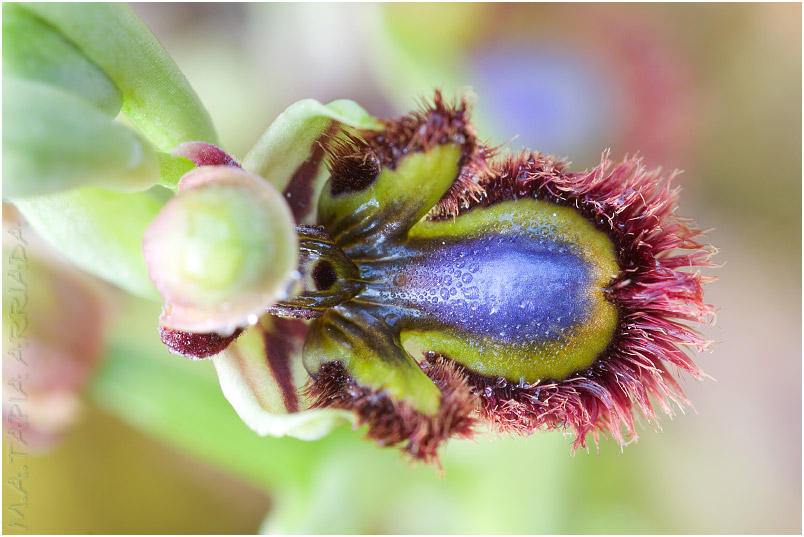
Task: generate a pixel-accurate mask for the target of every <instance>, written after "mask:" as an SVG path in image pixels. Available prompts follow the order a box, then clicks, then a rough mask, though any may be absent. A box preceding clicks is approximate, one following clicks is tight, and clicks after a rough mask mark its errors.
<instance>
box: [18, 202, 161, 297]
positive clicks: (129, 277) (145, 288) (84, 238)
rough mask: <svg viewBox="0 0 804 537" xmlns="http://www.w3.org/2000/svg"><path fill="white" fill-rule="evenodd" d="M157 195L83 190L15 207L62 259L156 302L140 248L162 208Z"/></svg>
mask: <svg viewBox="0 0 804 537" xmlns="http://www.w3.org/2000/svg"><path fill="white" fill-rule="evenodd" d="M157 188H158V189H159V190H163V189H161V187H157ZM159 190H149V191H146V192H138V193H135V194H124V193H121V192H114V191H111V190H104V189H100V188H94V187H85V188H77V189H73V190H68V191H66V192H60V193H57V194H49V195H44V196H35V197H30V198H22V199H18V200H15V202H14V203H15V205H16V206H17V208H18V209H19V210H20V212H22V214H23V216H25V218H26V219H27V220H28V222H29V223H30V224H31V227H33V228H34V230H36V232H37V233H39V234H40V235H41V236H42V237H43V238H44V239H45V240H46V241H47V242H48V243H50V245H51V246H52V247H53V248H54V249H55V250H56V251H57V252H59V253H60V254H62V255H64V256H65V257H66V258H67V259H69V260H70V261H72V262H73V263H75V264H76V265H78V266H79V267H81V268H82V269H84V270H86V271H87V272H89V273H91V274H94V275H96V276H99V277H100V278H103V279H105V280H107V281H109V282H111V283H114V284H116V285H119V286H120V287H122V288H123V289H125V290H127V291H129V292H131V293H134V294H136V295H139V296H142V297H146V298H152V299H156V300H158V299H159V294H158V293H157V292H156V289H154V286H153V285H152V284H151V280H150V279H149V278H148V272H147V270H146V268H145V261H144V259H143V258H142V252H141V250H140V243H141V241H142V237H143V235H144V234H145V230H146V228H147V227H148V225H149V224H150V223H151V221H152V220H153V219H154V218H155V217H156V215H157V213H158V212H159V209H160V208H161V207H162V204H163V203H164V200H163V199H160V196H159V194H160V192H159Z"/></svg>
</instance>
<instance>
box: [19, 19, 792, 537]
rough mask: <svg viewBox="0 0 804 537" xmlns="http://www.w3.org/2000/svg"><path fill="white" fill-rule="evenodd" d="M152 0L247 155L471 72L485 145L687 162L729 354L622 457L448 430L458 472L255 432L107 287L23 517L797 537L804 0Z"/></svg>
mask: <svg viewBox="0 0 804 537" xmlns="http://www.w3.org/2000/svg"><path fill="white" fill-rule="evenodd" d="M133 7H134V9H135V11H136V12H137V13H138V14H139V15H140V16H141V17H142V18H143V20H144V21H145V22H146V24H148V26H149V27H150V28H151V30H152V31H153V32H154V33H155V35H156V36H157V37H158V38H159V40H160V41H161V42H162V44H163V45H164V46H165V48H166V49H167V51H168V52H169V53H170V54H171V55H172V56H173V58H174V59H175V60H176V62H177V63H178V65H179V67H180V68H181V69H182V70H183V71H184V73H185V74H186V75H187V77H188V79H189V81H190V83H191V84H192V86H193V87H194V88H195V89H196V91H197V92H198V94H199V96H200V97H201V100H202V102H203V103H204V104H205V105H206V106H207V108H208V110H209V112H210V114H211V116H212V119H213V122H214V123H215V125H216V127H217V129H218V134H219V138H220V140H221V142H222V144H223V146H224V148H225V149H227V150H228V151H229V152H231V153H232V154H234V155H235V156H237V157H239V158H242V157H243V156H244V155H245V153H246V152H247V151H248V149H249V148H250V147H251V146H252V145H253V144H254V142H255V141H256V140H257V138H258V137H259V135H260V134H261V133H262V132H263V131H264V130H265V128H266V127H267V126H268V125H269V124H270V122H271V121H272V120H273V118H274V117H276V115H277V114H278V113H280V112H281V111H282V110H283V109H284V108H285V107H287V106H288V105H289V104H291V103H292V102H294V101H296V100H299V99H302V98H306V97H312V98H316V99H319V100H321V101H329V100H332V99H336V98H351V99H354V100H356V101H357V102H359V103H361V105H363V106H364V107H365V108H366V109H367V110H368V111H369V112H371V113H373V114H376V115H379V116H391V115H396V114H399V113H403V112H405V111H406V110H408V109H410V108H411V107H413V106H415V104H416V103H415V97H417V96H426V95H429V94H430V93H431V89H432V88H433V87H441V88H443V89H444V90H445V91H447V92H448V93H450V92H452V91H453V90H454V89H456V88H461V87H466V86H469V87H472V88H474V89H475V91H476V92H477V94H478V101H477V106H476V110H477V115H476V117H477V120H478V124H479V129H480V134H481V136H482V137H489V138H491V139H492V140H494V141H496V142H498V143H500V142H504V141H506V140H508V139H510V138H511V136H513V135H515V134H518V133H519V134H520V137H519V138H517V139H515V140H514V141H513V142H511V144H510V146H511V147H513V148H514V149H519V148H521V147H526V146H527V147H532V148H534V149H540V150H544V151H545V152H548V153H556V154H558V155H559V156H564V155H567V156H569V157H571V159H572V160H573V162H574V163H575V166H574V168H575V169H578V170H580V169H582V168H585V167H587V166H592V165H594V164H595V163H596V161H597V159H598V158H599V154H600V151H601V150H602V149H604V148H605V147H611V148H612V154H613V156H614V157H615V158H619V157H621V156H623V155H624V154H626V153H633V152H635V151H639V152H640V154H642V155H643V156H644V157H645V159H646V161H647V164H648V165H650V166H656V165H660V164H661V165H664V166H665V167H666V168H671V169H672V168H681V169H683V170H685V172H684V173H683V174H682V175H681V176H680V177H679V179H678V183H679V184H681V185H682V186H683V188H684V192H683V195H682V209H681V212H682V214H685V215H689V216H692V217H694V219H695V220H696V222H697V223H698V225H699V226H700V227H702V228H706V229H712V231H710V232H709V234H708V239H709V240H710V241H711V242H712V243H713V244H715V245H716V246H717V247H718V248H719V249H720V253H719V255H718V256H717V258H716V259H715V261H716V262H718V263H720V264H722V266H721V267H720V268H718V269H717V270H712V271H708V273H709V274H711V275H716V276H717V277H718V278H719V280H718V281H717V282H715V283H712V284H710V285H709V286H708V289H707V300H708V301H709V302H711V303H713V304H715V305H716V306H718V308H720V312H719V315H718V319H717V324H716V326H714V327H705V328H704V332H705V334H706V335H707V336H708V337H709V338H710V339H712V340H715V342H716V343H715V345H714V346H713V352H711V353H705V354H702V355H700V356H699V357H698V359H697V361H698V363H699V364H700V365H701V367H702V368H703V369H704V370H705V371H706V372H707V373H708V374H709V375H711V377H713V379H716V380H709V379H708V380H706V381H704V382H702V383H697V382H695V381H692V380H691V379H683V380H682V385H683V386H684V388H685V390H686V391H687V394H688V396H689V398H690V400H691V401H692V402H693V403H694V405H695V408H694V410H693V411H690V410H687V411H686V413H685V414H683V415H682V414H679V415H678V416H677V417H675V418H674V419H672V420H671V419H667V418H665V419H663V420H662V421H661V426H662V429H663V430H662V431H661V432H658V431H654V430H652V429H651V428H650V427H649V426H647V425H646V426H644V427H643V429H642V430H643V433H642V435H641V437H640V439H639V441H638V442H637V443H635V444H633V445H630V446H628V447H626V448H625V449H624V450H622V451H621V450H620V449H619V447H618V446H617V445H616V444H614V443H613V442H610V441H608V440H603V441H602V442H601V445H600V453H599V454H598V453H595V452H594V449H593V450H592V452H591V453H589V454H587V453H586V452H579V453H577V454H576V455H575V456H570V445H571V439H570V438H565V437H563V436H562V435H561V433H557V432H554V433H549V434H537V435H534V436H533V437H531V438H527V439H518V438H498V439H488V438H481V439H479V440H477V441H473V442H469V441H453V442H450V443H449V444H448V445H447V447H446V449H445V450H444V453H443V457H442V458H443V465H444V472H443V475H439V473H438V472H436V471H434V470H433V469H432V468H429V467H424V466H415V465H411V464H409V463H408V462H406V461H405V460H403V459H402V458H401V457H400V456H399V454H398V453H397V452H395V451H393V450H385V449H379V448H377V447H375V446H374V445H373V444H371V443H369V442H366V441H363V440H361V439H360V434H359V433H356V432H354V431H351V430H349V428H348V426H344V427H341V428H340V429H339V430H337V431H336V432H335V433H333V434H332V435H330V436H328V437H327V438H325V439H323V440H320V441H316V442H302V441H298V440H294V439H273V438H259V437H257V436H255V435H254V434H253V433H251V431H250V430H248V429H247V427H246V426H245V425H244V424H243V423H242V422H241V421H240V420H239V419H238V417H237V416H236V414H235V413H234V411H233V410H232V409H231V407H230V406H229V405H228V403H227V402H226V401H225V400H224V398H223V396H222V395H221V393H220V388H219V387H218V385H217V381H216V378H215V373H214V369H213V366H212V364H211V363H209V362H199V363H194V362H189V361H184V360H182V359H179V358H177V357H174V356H170V355H169V354H168V353H167V351H166V350H165V349H164V347H163V346H162V345H161V343H160V342H159V339H158V334H157V332H156V328H155V327H156V320H157V317H158V315H159V304H157V303H152V302H146V301H141V300H139V299H133V298H128V297H125V296H124V295H122V294H116V293H112V291H109V293H110V294H114V295H115V298H114V300H115V304H116V313H115V315H114V320H113V322H112V324H111V328H110V330H109V333H108V335H107V338H106V347H105V348H106V350H105V351H104V356H103V361H102V362H101V365H100V367H99V369H98V370H97V372H96V374H95V375H94V377H93V380H92V382H91V385H90V386H89V388H88V390H87V393H86V394H85V398H84V399H85V410H84V414H83V419H82V420H81V421H80V423H79V425H78V426H77V427H76V428H75V429H74V430H73V431H72V432H70V433H69V434H68V435H67V436H66V438H65V439H64V440H63V442H62V443H60V444H59V445H58V446H56V447H55V448H53V449H52V450H51V451H50V452H49V453H47V454H43V455H36V456H35V455H29V456H28V458H27V460H26V461H24V462H20V461H19V460H18V462H17V463H15V464H9V463H8V460H7V458H4V480H8V479H10V477H12V476H14V475H16V474H17V472H18V471H20V468H21V466H22V465H24V466H25V467H26V470H25V472H27V474H26V477H25V479H24V480H23V487H24V488H25V492H26V498H25V500H26V501H25V504H26V507H25V509H24V510H22V512H23V514H24V520H23V521H21V523H22V524H24V525H25V526H26V527H27V532H30V533H252V532H257V531H260V530H262V531H270V532H284V533H452V532H456V533H704V534H707V533H759V534H763V533H774V534H777V533H792V534H796V533H799V534H800V533H801V531H802V526H801V505H802V504H801V500H802V498H801V141H802V140H801V6H800V5H799V4H616V5H615V4H593V5H591V4H590V5H586V4H566V5H557V4H505V5H502V4H471V5H468V4H438V5H417V4H386V5H375V4H271V5H263V4H247V5H241V4H226V5H223V4H204V5H201V4H147V5H146V4H141V5H136V4H135V5H133ZM479 58H480V59H482V61H480V60H479ZM590 81H591V82H590ZM579 88H580V89H579ZM522 95H524V96H525V97H526V98H525V100H524V101H523V100H522V99H518V98H517V96H520V97H521V96H522ZM529 95H533V98H532V99H528V98H527V97H528V96H529ZM562 99H563V100H562ZM553 100H554V101H553ZM590 103H591V104H590ZM578 110H581V111H585V112H584V113H582V114H578V113H577V111H578ZM562 114H563V115H562ZM567 124H571V125H572V127H573V129H572V130H571V132H570V134H571V135H568V136H561V135H559V134H560V131H561V129H563V128H564V127H565V126H566V125H567ZM30 285H31V286H35V285H36V282H35V281H32V282H30ZM6 440H7V439H6ZM7 444H8V443H7V441H5V440H4V445H5V447H6V449H7ZM4 487H5V488H4V493H5V494H4V496H3V503H4V515H3V520H4V531H6V532H8V533H18V532H19V531H18V530H15V529H14V528H9V527H8V523H9V520H11V519H13V517H11V515H10V514H9V513H10V512H9V510H8V507H9V506H10V505H14V504H15V503H18V502H19V501H20V498H19V496H18V493H17V492H16V491H15V490H14V489H12V488H10V487H9V485H8V484H6V485H4Z"/></svg>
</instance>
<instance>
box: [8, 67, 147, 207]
mask: <svg viewBox="0 0 804 537" xmlns="http://www.w3.org/2000/svg"><path fill="white" fill-rule="evenodd" d="M3 90H4V95H3V157H4V158H3V178H4V181H3V195H4V196H5V197H6V198H10V199H13V198H16V197H19V196H30V195H39V194H48V193H52V192H57V191H60V190H67V189H70V188H74V187H78V186H84V185H96V186H103V187H106V188H112V189H119V190H129V191H130V190H142V189H145V188H148V187H150V186H152V185H153V184H155V183H156V181H157V180H158V178H159V164H158V162H157V157H156V153H155V152H154V150H153V149H152V148H151V147H150V145H149V144H148V143H147V142H146V141H144V140H142V139H141V138H140V136H139V135H138V134H137V133H136V132H135V131H133V130H132V129H130V128H128V127H126V126H125V125H122V124H120V123H118V122H117V121H115V120H114V119H113V118H111V117H109V116H108V115H106V114H105V113H104V112H102V111H100V110H99V109H97V108H95V107H94V106H92V105H91V104H89V103H88V102H87V101H85V100H84V99H82V98H81V97H78V96H76V95H74V94H71V93H67V92H65V91H63V90H62V89H60V88H57V87H55V86H49V85H45V84H42V83H39V82H35V81H30V80H23V79H19V78H17V77H15V76H5V77H4V84H3Z"/></svg>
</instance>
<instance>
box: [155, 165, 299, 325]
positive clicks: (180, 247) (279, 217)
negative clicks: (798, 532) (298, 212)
mask: <svg viewBox="0 0 804 537" xmlns="http://www.w3.org/2000/svg"><path fill="white" fill-rule="evenodd" d="M179 190H180V193H179V194H178V195H177V196H175V197H174V198H172V199H171V200H170V201H169V202H168V203H167V204H166V205H165V206H164V208H163V209H162V211H161V212H160V213H159V216H157V218H156V219H155V220H154V221H153V223H152V224H151V226H150V227H149V228H148V231H147V232H146V234H145V238H144V239H143V252H144V255H145V260H146V264H147V265H148V270H149V274H150V277H151V280H152V281H153V282H154V284H155V285H156V288H157V289H158V290H159V292H160V293H161V294H162V296H163V298H164V299H165V308H164V311H163V315H162V319H161V320H162V325H163V326H166V327H168V328H172V329H176V330H187V331H195V332H219V333H221V334H228V333H231V332H232V331H234V330H235V329H236V328H238V327H242V326H245V325H246V324H253V323H251V321H254V320H256V318H257V316H259V315H260V314H261V313H262V312H264V311H265V308H266V307H268V306H270V305H272V304H273V303H274V302H275V301H276V300H277V299H280V298H282V297H283V296H284V293H285V289H286V288H287V286H288V284H289V283H290V281H291V277H292V274H293V272H294V270H295V269H296V265H297V263H298V245H297V239H296V234H295V230H294V226H293V221H292V218H291V215H290V211H289V210H288V208H287V207H286V205H285V204H284V202H283V200H282V198H281V196H280V194H279V193H278V192H277V191H276V190H275V189H274V188H273V187H271V186H270V185H269V184H268V183H267V182H266V181H264V180H263V179H262V178H260V177H258V176H256V175H253V174H250V173H248V172H244V171H242V170H240V169H237V168H232V167H225V166H210V167H203V168H199V169H197V170H194V171H191V172H190V173H188V174H186V175H185V176H184V178H182V181H181V182H180V184H179Z"/></svg>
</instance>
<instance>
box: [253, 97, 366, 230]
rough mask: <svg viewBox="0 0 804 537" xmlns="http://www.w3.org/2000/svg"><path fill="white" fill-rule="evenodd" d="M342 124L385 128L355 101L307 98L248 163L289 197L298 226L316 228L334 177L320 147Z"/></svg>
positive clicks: (281, 117) (264, 139)
mask: <svg viewBox="0 0 804 537" xmlns="http://www.w3.org/2000/svg"><path fill="white" fill-rule="evenodd" d="M339 124H342V125H347V126H350V127H356V128H360V129H371V130H379V129H381V128H382V124H381V123H380V122H379V121H377V120H376V119H375V118H373V117H372V116H370V115H369V114H368V112H366V111H365V110H363V109H362V108H361V107H360V106H358V105H357V104H356V103H354V102H353V101H349V100H338V101H333V102H331V103H329V104H326V105H324V104H321V103H319V102H318V101H315V100H313V99H305V100H303V101H299V102H297V103H294V104H292V105H290V106H289V107H288V108H287V109H286V110H285V111H284V112H282V113H281V114H280V115H279V116H278V117H277V118H276V120H274V122H273V123H272V124H271V126H270V127H268V130H266V131H265V133H264V134H263V135H262V136H261V137H260V139H259V141H258V142H257V143H256V145H255V146H254V147H253V148H252V149H251V151H249V152H248V154H247V155H246V156H245V158H244V159H243V163H242V164H243V168H244V169H246V170H249V171H251V172H254V173H256V174H258V175H261V176H262V177H265V178H266V179H268V181H270V182H271V183H272V184H273V185H274V186H275V187H276V188H277V190H279V191H280V192H283V193H284V194H285V198H286V200H287V202H288V203H289V205H290V207H291V210H292V211H293V214H294V216H295V217H296V223H297V224H314V223H316V207H317V201H316V200H317V199H318V195H319V192H321V189H322V188H323V186H324V182H325V181H326V180H327V178H328V177H329V173H328V172H327V169H326V165H325V162H324V152H323V148H322V146H321V143H322V142H323V141H324V140H325V139H326V137H327V136H328V135H330V134H334V133H335V131H336V130H337V127H338V125H339Z"/></svg>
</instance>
